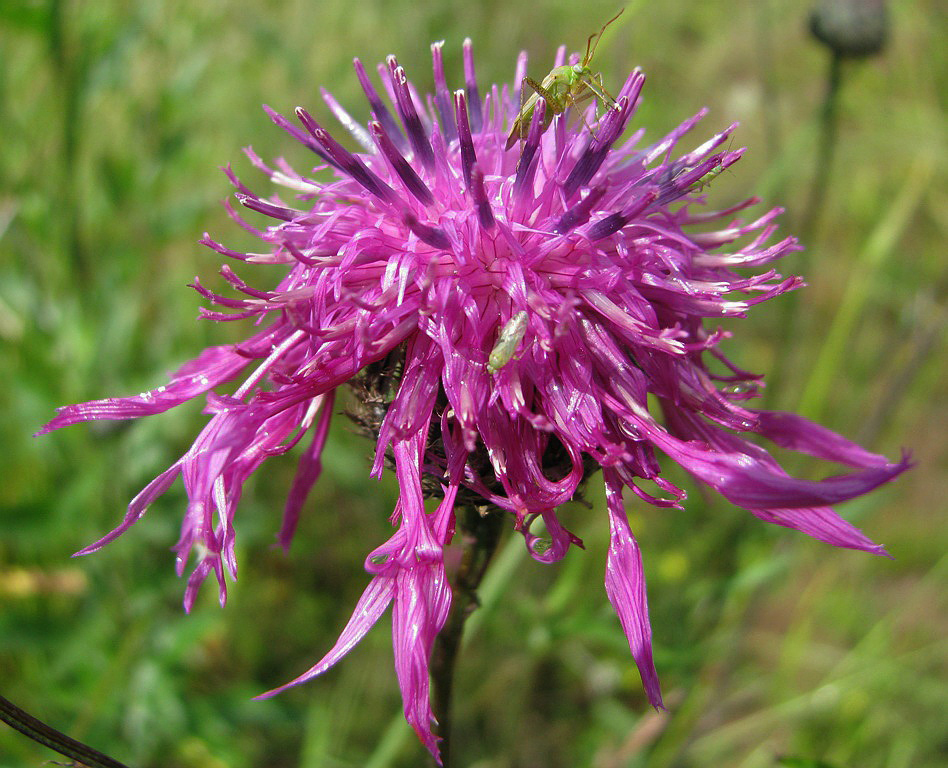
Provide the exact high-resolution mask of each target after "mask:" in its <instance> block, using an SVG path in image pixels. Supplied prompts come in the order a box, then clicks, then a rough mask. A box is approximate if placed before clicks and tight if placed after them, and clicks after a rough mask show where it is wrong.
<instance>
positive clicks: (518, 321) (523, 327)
mask: <svg viewBox="0 0 948 768" xmlns="http://www.w3.org/2000/svg"><path fill="white" fill-rule="evenodd" d="M528 319H529V316H528V315H527V313H526V312H518V313H517V314H516V315H514V316H513V317H511V318H510V319H509V320H508V321H507V324H506V325H505V326H504V327H503V328H501V329H500V334H499V335H498V336H497V343H496V344H495V345H494V348H493V349H492V350H491V351H490V355H489V356H488V357H487V372H488V373H497V371H499V370H500V369H501V368H503V367H504V366H505V365H507V363H509V362H510V359H511V358H512V357H513V356H514V352H516V351H517V346H518V345H519V344H520V342H521V341H523V337H524V334H526V332H527V320H528Z"/></svg>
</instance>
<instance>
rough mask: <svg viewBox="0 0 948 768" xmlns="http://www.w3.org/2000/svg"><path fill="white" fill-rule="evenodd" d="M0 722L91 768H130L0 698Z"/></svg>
mask: <svg viewBox="0 0 948 768" xmlns="http://www.w3.org/2000/svg"><path fill="white" fill-rule="evenodd" d="M0 720H3V722H5V723H6V724H7V725H9V726H10V727H11V728H15V729H16V730H18V731H19V732H20V733H22V734H23V735H25V736H28V737H29V738H31V739H33V741H35V742H38V743H39V744H42V745H43V746H46V747H49V748H50V749H52V750H54V751H55V752H58V753H59V754H61V755H64V756H66V757H70V758H72V759H73V760H78V761H80V762H81V763H82V764H83V765H86V766H88V767H89V768H128V766H126V765H125V764H124V763H120V762H119V761H118V760H113V759H112V758H111V757H109V756H108V755H103V754H102V753H101V752H99V751H97V750H95V749H93V748H92V747H90V746H87V745H86V744H83V743H82V742H81V741H76V740H75V739H73V738H71V737H69V736H67V735H66V734H65V733H60V732H59V731H57V730H56V729H55V728H51V727H50V726H48V725H46V723H44V722H43V721H42V720H37V719H36V718H35V717H33V715H31V714H30V713H29V712H24V711H23V710H22V709H20V708H19V707H18V706H17V705H16V704H14V703H13V702H12V701H9V700H8V699H5V698H3V696H0Z"/></svg>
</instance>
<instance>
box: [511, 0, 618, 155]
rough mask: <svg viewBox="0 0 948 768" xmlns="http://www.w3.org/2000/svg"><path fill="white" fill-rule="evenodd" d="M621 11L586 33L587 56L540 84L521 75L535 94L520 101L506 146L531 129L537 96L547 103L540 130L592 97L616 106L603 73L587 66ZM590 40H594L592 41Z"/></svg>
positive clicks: (555, 70) (551, 74) (525, 135)
mask: <svg viewBox="0 0 948 768" xmlns="http://www.w3.org/2000/svg"><path fill="white" fill-rule="evenodd" d="M624 10H625V9H624V8H623V9H622V10H620V11H619V12H618V13H617V14H616V15H615V16H613V17H612V18H611V19H609V21H607V22H606V23H605V24H603V25H602V29H600V30H599V33H598V34H593V35H590V36H589V39H588V40H587V41H586V55H585V56H583V61H582V63H580V64H564V65H563V66H560V67H556V68H554V69H553V71H552V72H550V74H548V75H547V76H546V77H544V78H543V82H542V83H538V82H537V81H536V80H534V79H533V78H532V77H524V78H523V82H524V83H526V85H529V86H530V87H531V88H532V89H533V90H534V91H535V93H533V94H531V96H530V98H529V99H527V100H526V102H525V103H523V104H522V106H521V108H520V112H518V113H517V117H516V119H515V120H514V124H513V128H511V130H510V136H508V137H507V144H506V146H505V147H504V148H505V149H510V148H511V147H512V146H513V145H514V144H516V143H517V141H518V140H520V139H525V138H527V134H528V133H529V132H530V122H531V120H532V119H533V113H534V111H535V110H536V108H537V104H539V103H540V99H543V101H545V102H546V111H545V112H544V114H543V127H542V130H541V132H542V131H545V130H546V129H547V128H549V127H550V123H552V122H553V116H554V115H559V114H561V113H562V112H563V110H565V109H566V108H567V107H576V106H579V105H580V104H582V103H583V102H584V101H588V100H589V99H591V98H592V97H593V96H596V97H597V98H598V99H599V101H600V102H601V103H602V104H606V105H608V106H609V107H614V106H616V100H615V99H614V98H612V96H610V95H609V94H608V93H607V92H606V89H605V87H604V86H603V84H602V75H601V74H597V73H594V72H593V71H592V69H591V68H590V67H589V65H590V63H591V62H592V59H593V56H594V55H595V54H596V46H597V45H599V41H600V40H601V39H602V34H603V32H605V31H606V27H608V26H609V25H610V24H612V22H614V21H615V20H616V19H618V18H619V17H620V16H621V15H622V11H624ZM593 40H595V41H596V42H595V43H593ZM520 89H521V96H522V95H524V94H525V88H524V86H523V84H521V86H520Z"/></svg>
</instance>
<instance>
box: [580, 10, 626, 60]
mask: <svg viewBox="0 0 948 768" xmlns="http://www.w3.org/2000/svg"><path fill="white" fill-rule="evenodd" d="M624 11H625V8H620V9H619V12H618V13H617V14H616V15H615V16H613V17H612V18H611V19H609V21H607V22H606V23H605V24H603V25H602V29H600V30H599V33H598V34H592V35H590V36H589V39H588V40H587V41H586V56H585V57H584V58H583V66H584V67H586V66H588V65H589V62H590V61H592V59H593V56H595V55H596V46H598V45H599V41H600V40H602V34H603V32H605V31H606V27H608V26H609V25H610V24H612V22H614V21H615V20H616V19H618V18H619V17H620V16H621V15H622V13H623V12H624ZM593 38H595V39H596V42H595V43H593ZM590 47H592V50H590Z"/></svg>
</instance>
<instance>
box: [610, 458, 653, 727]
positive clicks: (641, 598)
mask: <svg viewBox="0 0 948 768" xmlns="http://www.w3.org/2000/svg"><path fill="white" fill-rule="evenodd" d="M604 472H605V477H606V501H607V506H608V509H609V554H608V555H607V558H606V594H607V595H608V596H609V602H611V603H612V607H613V608H615V610H616V614H617V615H618V616H619V622H620V623H621V624H622V629H623V631H624V632H625V636H626V637H627V638H628V640H629V648H630V649H631V651H632V658H633V659H635V664H636V666H638V668H639V674H641V676H642V684H643V685H644V686H645V693H646V695H647V696H648V700H649V702H650V703H651V705H652V706H653V707H655V708H656V709H664V708H665V705H664V704H663V703H662V691H661V688H660V687H659V683H658V673H657V672H656V671H655V663H654V662H653V661H652V627H651V625H650V624H649V620H648V599H647V598H646V595H645V572H644V570H643V568H642V553H641V551H640V550H639V545H638V542H637V541H636V540H635V536H633V535H632V529H631V528H629V521H628V519H627V518H626V516H625V507H624V504H623V502H622V486H621V484H620V483H619V481H618V478H616V476H615V473H614V472H613V471H612V470H604Z"/></svg>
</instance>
